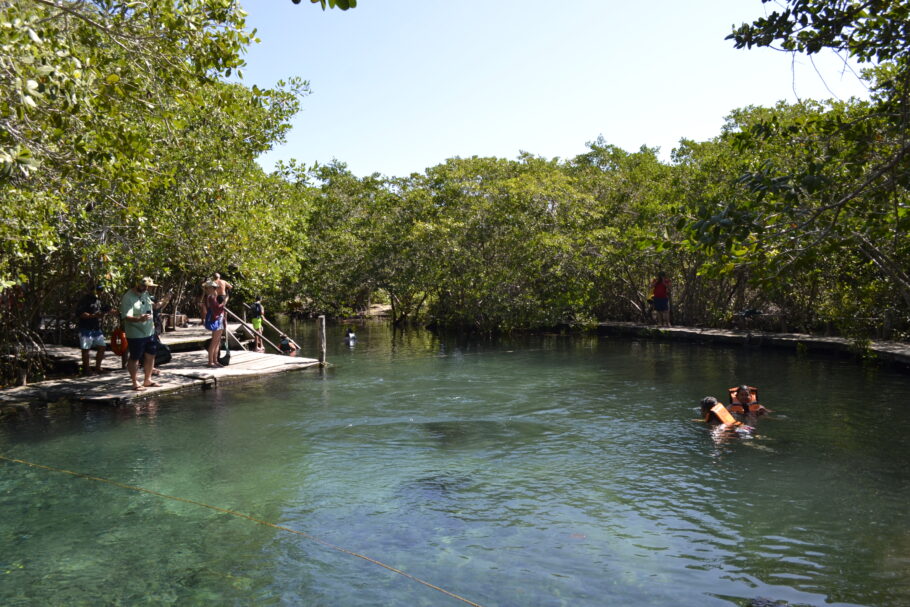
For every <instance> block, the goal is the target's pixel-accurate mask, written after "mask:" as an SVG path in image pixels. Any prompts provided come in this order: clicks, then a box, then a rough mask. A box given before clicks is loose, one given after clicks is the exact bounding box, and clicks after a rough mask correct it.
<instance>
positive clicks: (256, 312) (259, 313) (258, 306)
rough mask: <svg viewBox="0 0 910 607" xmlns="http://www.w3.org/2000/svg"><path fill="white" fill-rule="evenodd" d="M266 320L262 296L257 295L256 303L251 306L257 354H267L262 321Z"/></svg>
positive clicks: (251, 319)
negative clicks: (263, 345)
mask: <svg viewBox="0 0 910 607" xmlns="http://www.w3.org/2000/svg"><path fill="white" fill-rule="evenodd" d="M264 318H265V308H264V307H263V306H262V295H257V296H256V302H255V303H253V305H252V306H250V324H251V325H253V330H254V331H256V334H255V335H254V336H253V337H254V338H255V339H256V351H257V352H265V348H263V347H262V321H263V319H264Z"/></svg>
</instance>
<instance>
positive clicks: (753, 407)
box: [728, 386, 762, 413]
mask: <svg viewBox="0 0 910 607" xmlns="http://www.w3.org/2000/svg"><path fill="white" fill-rule="evenodd" d="M737 390H739V386H734V387H732V388H730V389H729V390H728V392H729V393H730V411H732V412H733V413H745V412H746V406H747V405H748V407H749V412H750V413H755V412H757V411H760V410H761V408H762V407H761V405H760V404H758V388H756V387H754V386H749V402H748V403H741V402H739V400H737V398H736V392H737Z"/></svg>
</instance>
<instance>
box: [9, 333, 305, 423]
mask: <svg viewBox="0 0 910 607" xmlns="http://www.w3.org/2000/svg"><path fill="white" fill-rule="evenodd" d="M230 328H231V330H233V331H235V332H236V329H237V327H236V326H234V325H233V324H232V325H231V327H230ZM210 337H211V331H207V330H206V329H205V328H204V327H202V326H201V325H191V326H190V327H187V328H182V329H177V330H175V331H170V332H167V333H165V334H164V335H162V336H161V341H162V343H164V344H166V345H167V346H168V347H169V348H170V349H171V351H172V355H173V356H172V359H171V361H170V362H169V363H167V364H166V365H162V366H161V367H160V371H161V373H160V375H157V376H154V377H153V378H152V379H153V381H154V382H155V383H158V384H160V386H158V387H149V388H146V389H144V390H140V391H136V390H133V389H132V384H131V382H130V378H129V374H128V373H127V371H126V369H123V368H122V366H121V360H120V357H119V356H117V355H115V354H113V353H111V352H107V353H106V355H105V358H104V362H103V364H102V369H103V373H102V374H101V375H91V376H88V377H84V376H74V377H67V378H63V379H52V380H47V381H42V382H37V383H33V384H29V385H27V386H20V387H15V388H6V389H3V390H0V409H2V408H12V409H15V408H20V407H28V406H31V405H34V404H43V403H52V402H58V401H68V402H81V403H94V404H105V405H122V404H126V403H129V402H131V401H134V400H137V399H145V398H149V397H154V396H160V395H162V394H168V393H172V392H177V391H181V390H204V389H207V388H212V387H216V386H219V385H223V384H227V383H231V382H237V381H243V380H247V379H252V378H257V377H262V376H264V375H271V374H275V373H283V372H287V371H295V370H300V369H308V368H312V367H318V366H319V365H320V363H319V361H318V360H316V359H314V358H302V357H299V356H284V355H281V354H263V353H258V352H252V351H247V350H241V349H239V348H238V349H234V348H233V347H232V349H231V361H230V364H229V365H228V366H225V367H220V368H210V367H208V366H207V364H206V363H207V362H208V354H207V352H206V351H205V350H204V344H205V342H206V341H207V340H208V339H209V338H210ZM47 354H48V356H49V357H50V358H52V359H53V360H54V361H55V362H57V363H58V364H62V365H64V366H72V367H73V368H74V369H75V368H78V366H79V365H80V364H81V361H82V353H81V351H80V350H79V349H78V348H73V347H65V346H49V347H48V348H47ZM90 360H91V362H92V365H94V363H95V353H94V352H92V353H91V358H90ZM139 372H140V374H141V373H142V370H141V368H140V370H139ZM140 381H141V379H140ZM0 413H2V411H0Z"/></svg>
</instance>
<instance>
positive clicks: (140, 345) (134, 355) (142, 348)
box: [126, 335, 158, 360]
mask: <svg viewBox="0 0 910 607" xmlns="http://www.w3.org/2000/svg"><path fill="white" fill-rule="evenodd" d="M126 344H127V345H128V346H129V348H130V360H141V359H142V357H143V356H144V355H146V354H151V355H152V356H154V355H155V354H156V353H157V352H158V336H157V335H149V336H148V337H129V338H127V340H126Z"/></svg>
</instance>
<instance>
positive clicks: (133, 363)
mask: <svg viewBox="0 0 910 607" xmlns="http://www.w3.org/2000/svg"><path fill="white" fill-rule="evenodd" d="M157 286H158V285H156V284H155V281H153V280H152V279H151V278H149V277H148V276H146V277H144V278H141V279H139V280H138V281H136V284H135V286H133V287H132V288H131V289H130V290H128V291H127V292H126V293H124V294H123V297H122V298H121V299H120V317H121V318H122V319H123V329H124V331H126V340H127V345H128V347H129V351H130V361H129V363H128V364H127V366H126V368H127V370H128V371H129V374H130V379H131V380H132V382H133V390H145V389H146V388H152V387H156V386H158V385H160V384H157V383H155V382H153V381H152V371H153V370H154V368H155V354H156V353H157V351H158V340H157V339H155V323H154V320H153V314H152V305H153V304H152V298H151V297H150V296H149V293H148V289H149V287H157ZM140 360H141V361H142V370H143V375H144V378H143V382H142V384H141V385H140V384H139V379H138V377H137V376H138V371H139V361H140Z"/></svg>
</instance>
